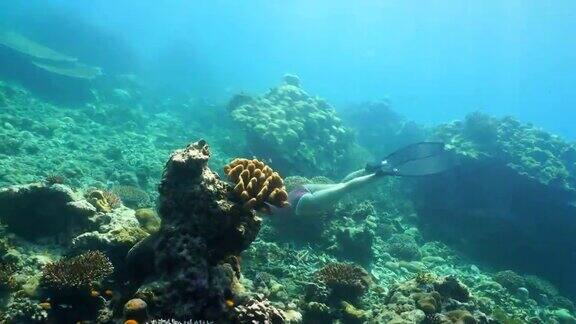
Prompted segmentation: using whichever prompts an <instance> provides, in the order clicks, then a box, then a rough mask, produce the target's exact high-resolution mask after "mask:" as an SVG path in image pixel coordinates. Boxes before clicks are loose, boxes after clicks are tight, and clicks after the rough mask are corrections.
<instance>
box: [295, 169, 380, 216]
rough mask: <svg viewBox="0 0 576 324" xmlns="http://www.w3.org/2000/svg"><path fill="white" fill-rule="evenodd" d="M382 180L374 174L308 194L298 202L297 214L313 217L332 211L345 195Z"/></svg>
mask: <svg viewBox="0 0 576 324" xmlns="http://www.w3.org/2000/svg"><path fill="white" fill-rule="evenodd" d="M380 178H381V177H379V176H376V175H374V174H368V175H364V176H360V177H356V178H353V179H351V180H349V181H346V182H342V183H335V184H331V185H328V186H326V187H324V188H323V189H321V190H318V191H314V192H310V193H307V194H305V195H304V196H302V198H300V200H299V201H298V206H296V214H297V215H311V214H318V213H321V212H324V211H327V210H330V209H331V208H332V207H333V206H334V205H335V204H336V203H337V202H338V200H340V199H341V198H342V197H343V196H344V195H346V194H348V193H351V192H353V191H356V190H358V189H360V188H363V187H365V186H366V185H368V184H370V183H373V182H374V181H375V180H377V179H380Z"/></svg>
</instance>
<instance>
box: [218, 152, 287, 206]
mask: <svg viewBox="0 0 576 324" xmlns="http://www.w3.org/2000/svg"><path fill="white" fill-rule="evenodd" d="M224 172H225V173H226V175H227V176H228V179H229V180H230V181H232V183H234V184H235V186H234V192H235V193H236V195H238V197H240V199H242V201H243V202H244V206H245V207H246V208H249V209H265V210H268V209H269V208H268V205H267V204H270V205H273V206H276V207H279V208H282V207H287V206H288V205H289V204H288V202H287V199H288V193H287V192H286V188H285V187H284V181H283V180H282V177H280V174H278V172H275V171H274V170H272V168H270V167H269V166H268V165H266V164H265V163H264V162H262V161H259V160H256V159H252V160H248V159H234V160H233V161H232V162H230V163H229V164H227V165H226V166H225V167H224Z"/></svg>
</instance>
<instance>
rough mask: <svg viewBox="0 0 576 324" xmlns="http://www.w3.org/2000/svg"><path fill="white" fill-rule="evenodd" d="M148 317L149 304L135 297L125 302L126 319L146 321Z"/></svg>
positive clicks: (139, 321) (138, 321)
mask: <svg viewBox="0 0 576 324" xmlns="http://www.w3.org/2000/svg"><path fill="white" fill-rule="evenodd" d="M147 318H148V304H147V303H146V302H145V301H144V300H142V299H140V298H133V299H130V300H129V301H127V302H126V304H124V319H125V320H126V321H128V320H135V321H136V322H137V323H144V322H146V319H147Z"/></svg>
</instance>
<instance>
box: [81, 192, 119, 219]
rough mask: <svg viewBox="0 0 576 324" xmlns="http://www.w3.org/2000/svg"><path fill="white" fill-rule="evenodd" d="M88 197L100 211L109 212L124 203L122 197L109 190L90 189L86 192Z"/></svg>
mask: <svg viewBox="0 0 576 324" xmlns="http://www.w3.org/2000/svg"><path fill="white" fill-rule="evenodd" d="M86 199H87V200H88V201H89V202H90V203H91V204H92V205H93V206H94V207H96V209H97V210H98V211H99V212H103V213H109V212H111V211H112V210H113V209H115V208H118V207H120V205H122V201H121V200H120V197H118V195H116V194H115V193H113V192H111V191H107V190H98V189H90V190H89V191H88V192H87V193H86Z"/></svg>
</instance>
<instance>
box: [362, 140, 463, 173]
mask: <svg viewBox="0 0 576 324" xmlns="http://www.w3.org/2000/svg"><path fill="white" fill-rule="evenodd" d="M455 165H456V158H455V156H454V155H453V154H452V153H451V152H448V151H446V150H445V148H444V143H440V142H420V143H415V144H411V145H408V146H406V147H404V148H401V149H399V150H397V151H395V152H393V153H391V154H390V155H388V156H387V157H386V158H384V159H383V160H382V161H381V162H380V163H374V164H369V165H368V166H366V171H369V172H375V173H376V174H379V175H395V176H426V175H431V174H437V173H441V172H444V171H447V170H449V169H451V168H453V167H454V166H455Z"/></svg>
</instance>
